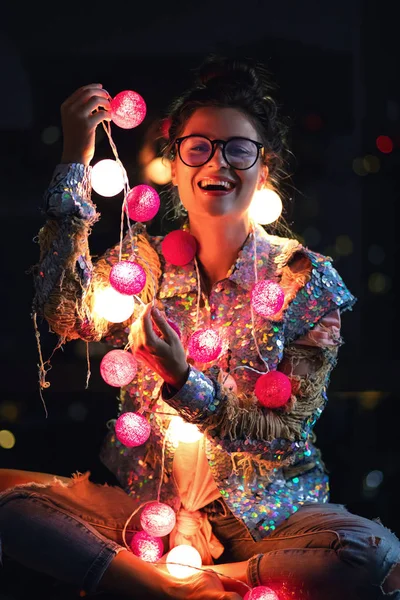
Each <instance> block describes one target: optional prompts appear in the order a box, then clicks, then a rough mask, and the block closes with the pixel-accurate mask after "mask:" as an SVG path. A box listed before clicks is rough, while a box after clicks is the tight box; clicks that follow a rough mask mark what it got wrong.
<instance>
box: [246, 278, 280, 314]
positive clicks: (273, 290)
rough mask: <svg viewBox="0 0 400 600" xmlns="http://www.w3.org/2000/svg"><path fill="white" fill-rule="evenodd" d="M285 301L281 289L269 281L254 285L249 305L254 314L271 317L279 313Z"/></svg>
mask: <svg viewBox="0 0 400 600" xmlns="http://www.w3.org/2000/svg"><path fill="white" fill-rule="evenodd" d="M284 301H285V294H284V292H283V289H282V288H281V286H280V285H279V284H278V283H275V281H271V280H270V279H267V280H264V281H259V282H258V283H256V284H254V286H253V289H252V291H251V304H252V306H253V309H254V310H255V312H256V313H258V314H260V315H262V316H263V317H271V316H272V315H275V314H276V313H277V312H279V311H280V310H281V308H282V306H283V303H284Z"/></svg>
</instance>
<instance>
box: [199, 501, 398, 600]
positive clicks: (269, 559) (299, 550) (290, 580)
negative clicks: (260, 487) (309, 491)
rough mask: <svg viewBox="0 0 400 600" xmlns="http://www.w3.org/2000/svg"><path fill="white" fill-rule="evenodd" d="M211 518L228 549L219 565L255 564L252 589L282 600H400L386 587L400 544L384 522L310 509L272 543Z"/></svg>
mask: <svg viewBox="0 0 400 600" xmlns="http://www.w3.org/2000/svg"><path fill="white" fill-rule="evenodd" d="M208 512H209V516H208V518H209V520H210V522H211V524H212V528H213V531H214V533H215V535H216V536H217V538H218V539H219V540H220V541H221V542H222V544H223V545H224V546H225V551H224V553H223V554H222V556H221V557H220V558H219V559H218V561H217V562H218V563H219V564H223V563H226V562H236V561H243V560H249V559H250V560H249V563H248V569H247V577H248V581H249V584H250V585H252V586H256V585H266V586H268V587H271V588H272V589H274V590H275V591H276V592H277V593H278V595H279V597H280V598H282V599H283V600H285V599H286V598H293V597H295V598H296V600H302V599H307V600H339V599H340V600H358V599H360V600H361V599H362V600H370V599H371V600H372V599H374V600H375V599H380V598H385V597H386V598H388V597H389V598H390V599H391V600H400V592H394V593H393V594H390V596H388V595H385V593H384V592H383V590H382V583H383V581H384V580H385V578H386V577H387V575H388V573H389V572H390V570H391V568H392V567H393V566H394V565H395V564H396V563H398V562H400V542H399V540H398V539H397V537H396V536H395V535H394V534H393V533H392V532H390V531H389V530H388V529H387V528H385V527H384V526H383V525H382V524H381V523H380V522H379V520H370V519H366V518H364V517H360V516H358V515H354V514H352V513H350V512H349V511H348V510H347V509H346V508H345V507H343V506H341V505H337V504H323V505H321V504H320V505H317V504H306V505H304V506H303V507H302V508H300V510H299V511H298V512H297V513H295V514H294V515H292V516H290V517H289V518H288V519H287V521H285V523H283V524H282V525H280V526H279V527H277V528H276V530H275V531H273V532H272V533H271V534H270V535H269V536H268V538H266V539H264V540H262V541H259V542H255V541H254V540H253V538H252V537H251V535H250V532H249V531H247V529H246V527H245V526H244V525H243V524H242V523H241V522H240V521H239V520H237V519H236V518H235V517H234V515H233V514H231V513H228V514H226V515H225V516H224V514H223V512H222V510H218V507H217V510H216V511H215V512H212V511H211V512H210V511H208Z"/></svg>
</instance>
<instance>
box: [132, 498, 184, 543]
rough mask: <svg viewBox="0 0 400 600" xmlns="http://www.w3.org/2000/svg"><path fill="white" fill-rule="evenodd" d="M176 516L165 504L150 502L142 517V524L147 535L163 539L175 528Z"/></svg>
mask: <svg viewBox="0 0 400 600" xmlns="http://www.w3.org/2000/svg"><path fill="white" fill-rule="evenodd" d="M175 523H176V516H175V512H174V511H173V509H172V508H171V507H170V506H168V504H164V503H163V502H150V503H149V504H147V505H146V506H145V507H144V509H143V511H142V514H141V515H140V524H141V526H142V528H143V529H144V531H146V533H148V534H150V535H153V536H154V537H163V536H164V535H168V534H169V533H171V531H172V530H173V528H174V527H175Z"/></svg>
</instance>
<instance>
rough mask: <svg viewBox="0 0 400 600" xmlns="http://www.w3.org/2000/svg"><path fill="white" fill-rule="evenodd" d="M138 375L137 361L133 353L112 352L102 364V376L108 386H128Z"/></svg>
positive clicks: (102, 360)
mask: <svg viewBox="0 0 400 600" xmlns="http://www.w3.org/2000/svg"><path fill="white" fill-rule="evenodd" d="M136 373H137V361H136V358H135V357H134V356H133V354H132V353H131V352H125V350H110V352H107V354H105V355H104V356H103V358H102V359H101V362H100V374H101V376H102V378H103V379H104V381H105V382H106V383H108V385H112V386H114V387H122V386H124V385H128V383H130V382H131V381H132V379H134V377H135V376H136Z"/></svg>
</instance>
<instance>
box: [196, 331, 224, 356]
mask: <svg viewBox="0 0 400 600" xmlns="http://www.w3.org/2000/svg"><path fill="white" fill-rule="evenodd" d="M221 350H222V340H221V338H220V337H219V335H218V333H217V332H216V331H214V330H213V329H199V330H198V331H195V332H194V334H193V335H192V336H191V337H190V339H189V343H188V353H189V356H191V357H192V358H193V359H194V360H196V361H198V362H202V363H208V362H210V361H212V360H215V359H216V358H218V356H219V355H220V353H221Z"/></svg>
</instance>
